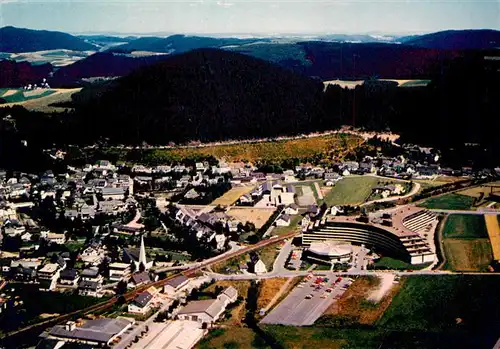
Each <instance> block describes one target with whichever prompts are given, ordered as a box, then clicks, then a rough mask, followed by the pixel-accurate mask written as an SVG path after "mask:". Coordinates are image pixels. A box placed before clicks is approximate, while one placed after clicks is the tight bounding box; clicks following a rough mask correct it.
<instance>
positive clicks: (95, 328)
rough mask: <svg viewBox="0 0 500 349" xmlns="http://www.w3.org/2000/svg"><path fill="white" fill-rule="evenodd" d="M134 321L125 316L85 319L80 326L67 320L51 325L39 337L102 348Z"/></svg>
mask: <svg viewBox="0 0 500 349" xmlns="http://www.w3.org/2000/svg"><path fill="white" fill-rule="evenodd" d="M134 323H135V320H134V319H132V318H125V317H118V318H115V319H107V318H101V319H95V320H87V321H85V322H84V323H83V324H82V325H80V326H76V323H75V322H73V321H68V322H67V323H66V324H65V325H56V326H54V327H52V328H51V329H50V330H49V331H48V332H45V333H43V334H41V335H40V337H43V338H45V339H53V340H57V341H60V342H69V343H79V344H86V345H87V346H88V347H92V348H96V347H99V348H102V347H105V346H109V345H111V344H112V343H113V342H114V341H115V340H116V339H117V338H118V337H119V336H120V335H122V334H124V333H125V331H127V330H128V329H129V328H131V327H132V325H133V324H134ZM57 348H60V346H57Z"/></svg>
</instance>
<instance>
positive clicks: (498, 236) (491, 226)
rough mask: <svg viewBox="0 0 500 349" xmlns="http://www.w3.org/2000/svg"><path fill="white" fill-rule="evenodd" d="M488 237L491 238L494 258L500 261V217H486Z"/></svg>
mask: <svg viewBox="0 0 500 349" xmlns="http://www.w3.org/2000/svg"><path fill="white" fill-rule="evenodd" d="M484 220H485V222H486V228H487V230H488V236H489V238H490V243H491V249H492V250H493V258H494V259H495V260H496V261H498V260H500V216H496V215H484Z"/></svg>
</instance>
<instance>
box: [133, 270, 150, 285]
mask: <svg viewBox="0 0 500 349" xmlns="http://www.w3.org/2000/svg"><path fill="white" fill-rule="evenodd" d="M149 282H151V278H150V277H149V274H148V273H147V272H145V271H144V272H140V273H135V274H132V277H131V278H130V280H129V283H128V287H130V288H135V287H138V286H141V285H144V284H147V283H149Z"/></svg>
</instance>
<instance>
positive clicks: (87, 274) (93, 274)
mask: <svg viewBox="0 0 500 349" xmlns="http://www.w3.org/2000/svg"><path fill="white" fill-rule="evenodd" d="M80 277H81V279H82V280H83V281H92V282H100V283H102V281H103V277H102V275H101V274H99V269H97V268H88V269H84V270H83V271H82V273H81V274H80Z"/></svg>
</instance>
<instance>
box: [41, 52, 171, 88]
mask: <svg viewBox="0 0 500 349" xmlns="http://www.w3.org/2000/svg"><path fill="white" fill-rule="evenodd" d="M166 58H167V56H166V55H158V56H145V57H129V56H126V55H121V54H115V53H111V52H99V53H95V54H93V55H91V56H89V57H87V58H85V59H82V60H80V61H78V62H75V63H73V64H71V65H68V66H65V67H62V68H60V69H59V70H57V71H56V72H55V73H54V76H53V78H52V79H50V84H51V85H53V86H73V85H76V84H78V83H79V82H80V80H81V79H83V78H90V77H113V76H123V75H127V74H128V73H130V72H131V71H133V70H135V69H137V68H140V67H143V66H147V65H150V64H153V63H156V62H159V61H161V60H164V59H166Z"/></svg>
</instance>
